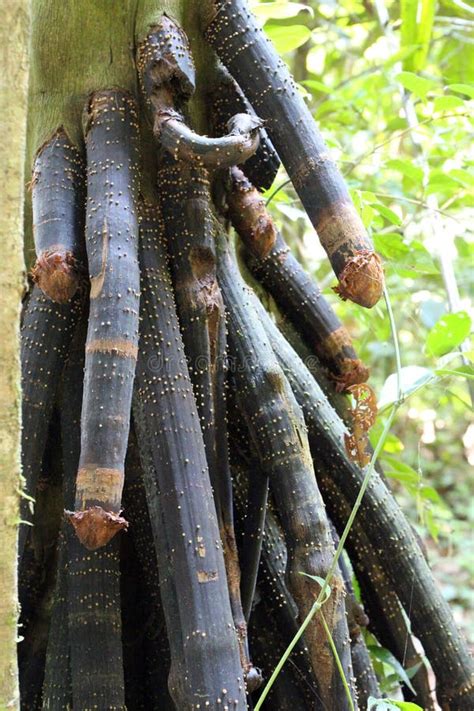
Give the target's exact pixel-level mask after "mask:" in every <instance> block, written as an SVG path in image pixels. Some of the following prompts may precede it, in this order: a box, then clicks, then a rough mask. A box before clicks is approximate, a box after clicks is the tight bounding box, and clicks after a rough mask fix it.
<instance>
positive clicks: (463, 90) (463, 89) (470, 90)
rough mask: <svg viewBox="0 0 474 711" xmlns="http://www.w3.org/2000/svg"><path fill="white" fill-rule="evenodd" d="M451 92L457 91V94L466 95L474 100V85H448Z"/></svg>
mask: <svg viewBox="0 0 474 711" xmlns="http://www.w3.org/2000/svg"><path fill="white" fill-rule="evenodd" d="M448 89H449V90H450V91H455V92H456V94H464V95H465V96H468V97H469V98H470V99H474V84H448Z"/></svg>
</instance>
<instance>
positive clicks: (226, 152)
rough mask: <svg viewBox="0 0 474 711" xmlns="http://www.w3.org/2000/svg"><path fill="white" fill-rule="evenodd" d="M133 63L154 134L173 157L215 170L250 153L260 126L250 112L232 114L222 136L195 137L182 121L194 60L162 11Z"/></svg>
mask: <svg viewBox="0 0 474 711" xmlns="http://www.w3.org/2000/svg"><path fill="white" fill-rule="evenodd" d="M137 68H138V74H139V80H140V85H141V88H142V91H143V93H144V95H145V98H146V100H147V102H148V104H149V106H150V108H151V111H152V114H153V119H154V129H153V130H154V133H155V136H156V137H157V139H158V140H159V142H160V146H161V147H162V148H163V149H164V150H166V151H167V152H169V153H170V154H171V155H172V156H173V158H174V159H175V160H184V161H187V162H188V163H196V164H198V165H201V166H203V167H206V168H212V169H216V168H226V167H230V166H231V165H237V164H240V163H244V162H245V161H246V160H247V159H248V158H250V156H252V155H253V154H254V153H255V151H256V150H257V147H258V143H259V129H260V128H261V126H262V121H261V120H260V119H259V118H258V117H257V116H256V115H255V114H247V113H239V114H236V115H235V116H233V117H232V118H231V119H230V120H229V121H228V122H227V126H226V128H227V135H226V136H223V137H221V138H209V137H208V136H200V135H199V134H197V133H196V132H195V131H193V130H192V129H191V128H189V127H188V126H187V125H186V122H185V120H184V117H183V114H182V112H181V109H182V108H183V106H184V105H185V103H186V102H187V100H188V99H189V98H190V96H191V95H192V93H193V91H194V64H193V60H192V56H191V52H190V50H189V44H188V39H187V37H186V35H185V33H184V32H183V30H182V29H181V28H180V27H179V26H178V25H177V24H176V23H175V22H173V20H171V19H170V18H169V17H166V15H163V17H162V19H161V21H160V23H159V24H158V25H156V26H155V27H153V28H152V29H151V31H150V32H149V34H148V35H147V36H146V37H145V39H144V40H143V41H142V42H141V43H140V45H139V47H138V50H137Z"/></svg>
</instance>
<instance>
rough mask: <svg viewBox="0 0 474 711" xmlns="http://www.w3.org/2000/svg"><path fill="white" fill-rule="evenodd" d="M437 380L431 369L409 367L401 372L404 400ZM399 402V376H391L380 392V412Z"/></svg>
mask: <svg viewBox="0 0 474 711" xmlns="http://www.w3.org/2000/svg"><path fill="white" fill-rule="evenodd" d="M433 380H436V375H435V374H434V373H433V371H432V370H430V369H429V368H422V367H421V366H420V365H407V366H406V367H405V368H402V369H401V371H400V384H401V391H402V396H403V397H404V398H406V397H408V396H409V395H412V394H413V393H414V392H415V391H416V390H420V388H422V387H424V386H425V385H427V384H428V383H430V382H432V381H433ZM397 400H398V380H397V374H396V373H392V375H389V376H388V378H387V379H386V381H385V382H384V384H383V385H382V390H381V391H380V395H379V399H378V403H377V406H378V409H379V411H381V410H384V409H385V408H387V407H389V406H390V405H393V403H395V402H397Z"/></svg>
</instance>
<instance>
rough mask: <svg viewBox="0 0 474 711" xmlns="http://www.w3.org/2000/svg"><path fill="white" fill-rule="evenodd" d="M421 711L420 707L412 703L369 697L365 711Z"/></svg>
mask: <svg viewBox="0 0 474 711" xmlns="http://www.w3.org/2000/svg"><path fill="white" fill-rule="evenodd" d="M399 709H401V711H423V709H422V708H421V706H418V704H414V703H413V702H412V701H396V700H395V699H375V698H374V697H373V696H369V699H368V704H367V711H371V710H372V711H399Z"/></svg>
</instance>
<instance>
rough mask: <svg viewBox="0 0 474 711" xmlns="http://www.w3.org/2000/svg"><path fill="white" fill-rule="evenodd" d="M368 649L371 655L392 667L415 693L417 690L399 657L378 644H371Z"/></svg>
mask: <svg viewBox="0 0 474 711" xmlns="http://www.w3.org/2000/svg"><path fill="white" fill-rule="evenodd" d="M368 650H369V652H370V653H371V655H372V656H374V657H375V658H376V659H378V660H379V661H381V662H383V663H384V664H388V665H389V666H390V667H392V669H393V670H394V671H395V672H396V674H397V676H398V678H399V679H400V681H402V682H403V683H404V684H405V686H407V687H408V688H409V689H410V691H413V693H415V690H414V689H413V686H412V683H411V681H410V679H409V678H408V674H407V673H406V671H405V669H404V668H403V667H402V665H401V664H400V662H399V661H398V659H396V658H395V657H394V656H393V654H392V653H391V652H389V651H388V649H385V648H384V647H378V646H376V645H369V646H368Z"/></svg>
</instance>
